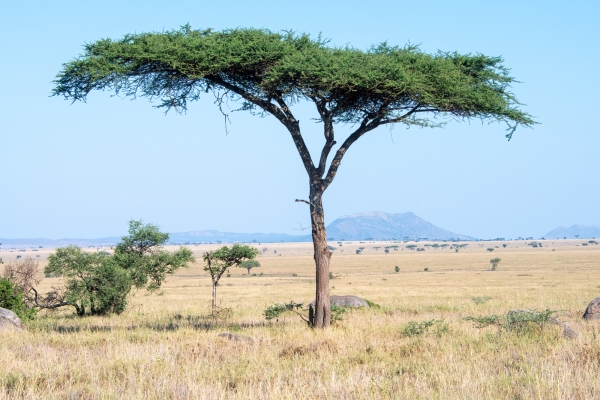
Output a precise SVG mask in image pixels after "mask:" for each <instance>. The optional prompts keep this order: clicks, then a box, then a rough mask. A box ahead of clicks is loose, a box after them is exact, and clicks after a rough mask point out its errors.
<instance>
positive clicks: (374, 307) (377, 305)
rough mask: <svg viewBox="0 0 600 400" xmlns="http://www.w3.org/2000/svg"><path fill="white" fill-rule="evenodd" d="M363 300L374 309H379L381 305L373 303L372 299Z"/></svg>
mask: <svg viewBox="0 0 600 400" xmlns="http://www.w3.org/2000/svg"><path fill="white" fill-rule="evenodd" d="M365 301H366V302H367V304H368V305H369V307H371V308H373V309H375V310H379V309H380V308H381V306H380V305H379V304H376V303H373V302H372V301H369V300H367V299H365Z"/></svg>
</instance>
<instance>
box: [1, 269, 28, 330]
mask: <svg viewBox="0 0 600 400" xmlns="http://www.w3.org/2000/svg"><path fill="white" fill-rule="evenodd" d="M0 307H2V308H6V309H7V310H10V311H12V312H14V313H15V314H17V316H18V317H19V318H20V319H21V320H22V321H28V320H31V319H34V318H35V316H36V313H37V310H36V309H35V308H28V307H27V306H26V305H25V298H24V295H23V291H22V290H21V289H20V288H19V287H18V286H15V285H14V284H13V283H12V282H11V281H10V280H9V279H6V278H0Z"/></svg>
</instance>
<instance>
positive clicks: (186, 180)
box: [0, 0, 600, 238]
mask: <svg viewBox="0 0 600 400" xmlns="http://www.w3.org/2000/svg"><path fill="white" fill-rule="evenodd" d="M599 17H600V3H598V2H595V1H579V2H578V1H571V2H558V1H495V2H491V1H490V2H482V1H423V2H415V1H411V2H408V1H378V0H371V1H322V0H321V1H312V0H311V1H302V2H283V1H252V2H250V1H221V2H215V1H210V2H208V1H169V2H165V1H126V2H125V1H102V2H82V1H18V2H17V1H5V2H2V3H1V4H0V48H1V49H2V50H1V51H2V63H1V64H0V65H1V67H0V68H1V69H2V73H1V74H0V87H1V88H2V97H1V98H0V102H1V104H0V149H1V152H0V154H1V156H0V165H1V175H0V183H1V185H0V237H4V238H20V237H46V238H63V237H83V238H93V237H102V236H115V235H121V234H124V233H125V231H126V223H127V220H129V219H131V218H143V219H144V220H145V221H148V222H154V223H157V224H159V225H160V226H161V227H162V228H163V229H164V230H166V231H170V232H176V231H188V230H197V229H217V230H221V231H237V232H281V233H291V234H293V233H300V232H297V231H295V230H294V226H298V225H297V223H298V222H299V223H300V224H302V225H304V226H307V225H308V224H309V217H308V209H307V206H306V205H305V204H301V203H294V199H296V198H306V196H307V192H308V182H307V177H306V173H305V172H304V170H303V167H302V164H301V162H300V159H299V156H298V155H297V153H296V150H295V148H294V146H293V144H292V141H291V139H290V137H289V134H287V132H286V131H285V130H284V129H283V127H281V126H280V125H279V124H278V123H277V122H275V121H274V120H273V119H270V118H265V119H260V118H255V117H251V116H250V115H247V114H243V113H234V114H233V115H232V117H231V120H232V125H231V126H230V127H229V135H227V136H226V135H225V130H224V128H223V118H222V116H221V114H220V113H219V111H218V110H217V109H216V107H215V106H214V105H212V101H211V99H210V98H209V97H207V98H206V99H204V100H202V101H200V102H198V103H195V104H194V105H192V106H191V107H190V109H189V111H188V113H187V115H184V116H180V115H176V114H169V115H167V116H165V115H164V114H163V113H162V111H160V110H156V109H154V108H152V107H151V104H149V103H148V102H147V101H146V100H145V99H139V100H136V101H130V100H123V99H119V98H114V97H113V98H111V97H110V96H109V95H108V94H107V93H95V94H93V95H91V96H90V98H89V101H88V103H87V104H74V105H71V104H70V103H69V102H67V101H65V100H62V99H60V98H56V97H49V94H50V91H51V89H52V80H53V79H54V77H55V75H56V73H57V72H58V71H59V70H60V68H61V64H62V63H64V62H67V61H69V60H71V59H72V58H74V57H75V56H77V55H78V54H80V53H81V46H82V44H84V43H85V42H91V41H94V40H97V39H100V38H105V37H111V38H119V37H121V36H122V35H124V34H126V33H132V32H143V31H161V30H169V29H175V28H178V27H179V26H181V25H183V24H186V23H188V22H189V23H190V24H191V25H192V27H193V28H206V27H212V28H214V29H223V28H228V27H258V28H268V29H271V30H274V31H278V30H283V29H293V30H296V31H300V32H308V33H310V34H313V35H317V34H318V33H319V32H322V34H323V36H325V37H328V38H330V39H331V41H332V44H333V45H344V44H347V43H349V44H352V45H353V46H355V47H358V48H367V47H369V46H370V45H371V44H374V43H378V42H381V41H385V40H387V41H388V42H390V43H391V44H398V45H403V44H405V43H407V42H411V43H420V44H421V47H422V49H424V50H426V51H431V52H433V51H436V50H438V49H440V50H444V51H454V50H456V51H459V52H463V53H468V52H473V53H474V52H480V53H484V54H487V55H500V56H503V57H504V58H505V65H506V66H508V67H509V68H511V69H512V74H513V76H515V77H516V78H517V79H518V80H520V81H521V82H522V83H521V84H518V85H515V87H514V88H513V91H514V93H515V94H516V95H517V97H518V98H519V100H520V101H521V102H523V103H525V104H527V106H526V108H525V109H526V110H527V111H528V112H530V113H531V114H533V115H534V116H536V117H537V119H538V121H539V122H541V125H538V126H536V127H535V128H534V129H521V130H518V131H517V132H516V133H515V136H514V138H513V140H512V141H511V142H507V141H506V139H505V138H504V133H505V132H504V129H505V127H504V126H501V125H487V124H484V125H482V124H481V123H479V122H477V121H472V122H471V123H461V124H459V123H453V124H450V125H448V126H447V127H446V128H444V129H435V130H434V129H414V128H413V129H410V130H406V129H405V128H403V127H402V126H397V127H396V128H395V129H393V130H392V131H390V130H389V129H388V128H379V129H378V130H376V131H374V132H371V133H369V134H368V136H367V137H364V138H362V139H361V140H360V141H359V142H357V143H356V144H355V145H354V147H353V148H351V150H350V151H349V153H348V154H347V156H346V158H345V161H344V163H343V164H342V166H341V168H340V171H339V173H338V176H337V177H336V180H335V181H334V183H333V185H332V186H331V187H330V188H329V189H328V191H327V192H326V194H325V197H324V202H325V213H326V222H327V223H329V222H331V221H333V220H334V219H335V218H337V217H339V216H341V215H344V214H348V213H353V212H360V211H384V212H406V211H413V212H414V213H416V214H417V215H419V216H421V217H423V218H425V219H426V220H428V221H430V222H432V223H434V224H436V225H438V226H440V227H442V228H445V229H449V230H452V231H454V232H458V233H462V234H466V235H471V236H475V237H479V238H491V237H507V238H509V237H516V236H530V235H531V236H540V235H543V234H544V233H546V232H547V231H549V230H551V229H553V228H555V227H557V226H559V225H572V224H584V225H600V208H599V207H598V200H599V199H600V185H599V184H598V174H599V173H600V158H599V157H598V153H599V150H600V135H599V134H598V133H599V130H600V128H599V127H598V124H597V123H596V122H594V121H595V120H594V118H595V117H596V115H597V113H598V111H597V100H595V99H596V98H597V94H598V93H600V84H599V78H598V65H599V64H600V63H599V61H600V59H599V55H598V54H599V52H598V50H599V45H598V38H600V24H598V19H599ZM297 111H298V113H299V114H300V120H301V121H303V122H302V128H303V130H304V132H305V135H306V136H307V140H308V141H309V144H310V146H311V149H317V147H318V146H320V144H321V143H322V140H323V139H322V134H321V131H320V130H319V129H320V126H319V125H316V124H313V123H312V122H310V117H311V114H310V113H311V112H312V110H311V109H310V108H309V107H306V106H303V107H299V109H298V110H297ZM304 121H306V122H304ZM341 131H342V132H343V131H344V129H343V128H342V129H341ZM338 142H339V141H338ZM313 151H314V150H313ZM303 233H306V232H303Z"/></svg>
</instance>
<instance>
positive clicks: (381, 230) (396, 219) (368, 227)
mask: <svg viewBox="0 0 600 400" xmlns="http://www.w3.org/2000/svg"><path fill="white" fill-rule="evenodd" d="M327 237H328V238H331V239H333V240H366V239H372V240H390V239H396V240H402V239H405V238H406V239H419V238H427V239H430V240H451V239H457V240H475V238H473V237H470V236H466V235H461V234H458V233H454V232H450V231H447V230H445V229H442V228H438V227H437V226H435V225H433V224H432V223H429V222H427V221H425V220H424V219H422V218H420V217H418V216H416V215H415V214H414V213H412V212H407V213H403V214H388V213H383V212H363V213H358V214H349V215H344V216H343V217H340V218H338V219H336V220H335V221H333V222H332V223H331V224H330V225H329V226H328V227H327Z"/></svg>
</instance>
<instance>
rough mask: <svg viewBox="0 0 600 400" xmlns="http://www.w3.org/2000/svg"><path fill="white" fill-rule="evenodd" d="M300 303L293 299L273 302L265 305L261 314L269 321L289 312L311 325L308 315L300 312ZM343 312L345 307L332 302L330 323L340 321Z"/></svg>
mask: <svg viewBox="0 0 600 400" xmlns="http://www.w3.org/2000/svg"><path fill="white" fill-rule="evenodd" d="M302 305H303V303H294V302H293V301H290V302H289V303H275V304H273V305H271V306H269V307H267V308H266V309H265V311H264V312H263V314H264V316H265V318H266V319H267V321H270V320H272V319H278V318H279V317H280V316H281V315H283V314H285V313H288V312H291V313H293V314H296V315H297V316H299V317H300V318H302V320H303V321H304V322H306V323H307V324H309V326H312V325H311V324H310V321H309V316H308V315H306V314H305V313H304V312H302ZM345 312H346V308H344V307H338V306H336V305H335V304H332V305H331V318H330V321H331V324H334V323H336V322H338V321H341V320H342V315H343V314H344V313H345Z"/></svg>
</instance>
